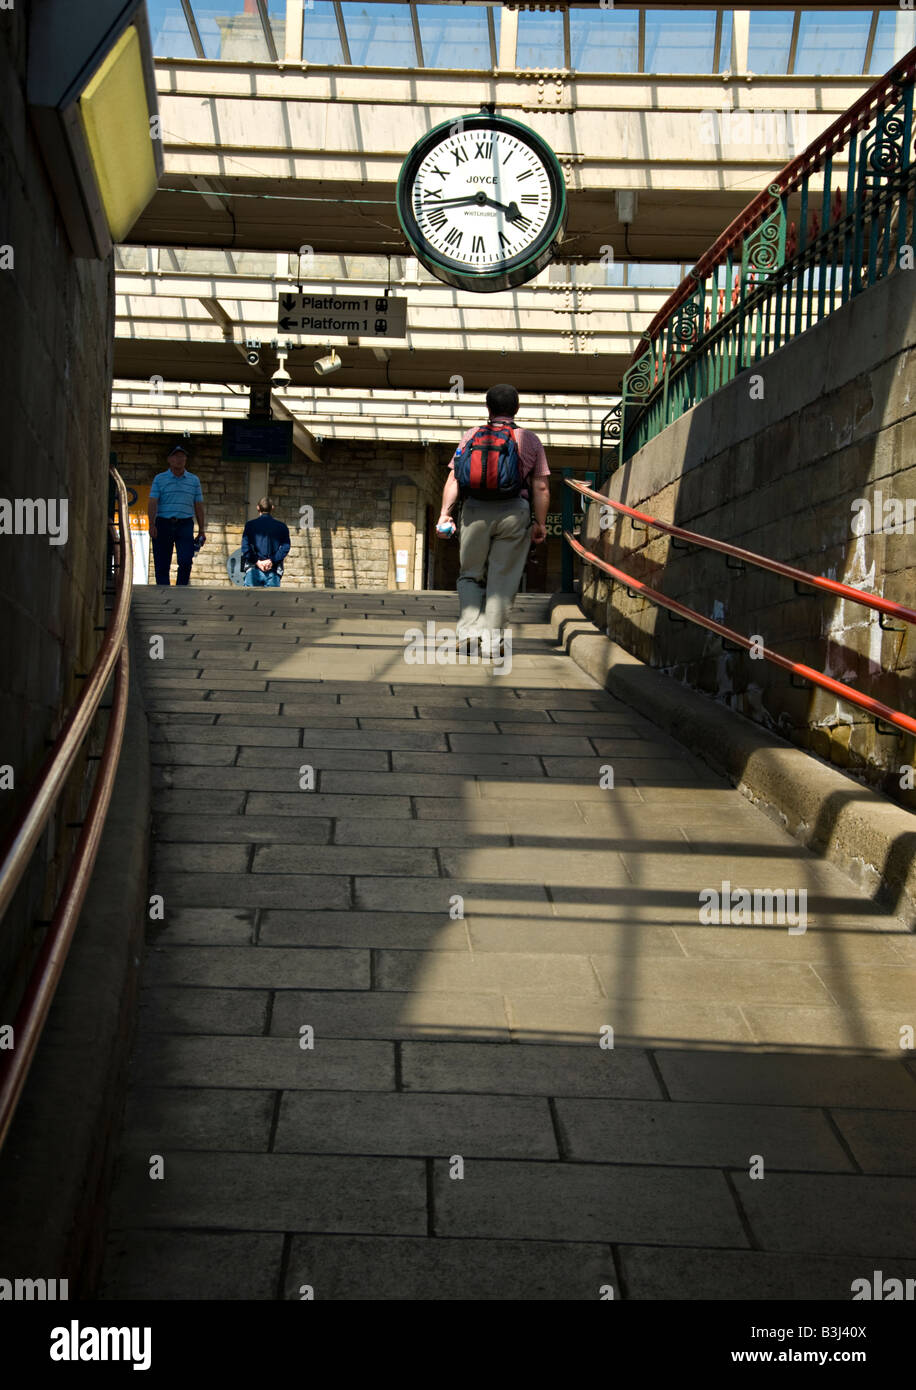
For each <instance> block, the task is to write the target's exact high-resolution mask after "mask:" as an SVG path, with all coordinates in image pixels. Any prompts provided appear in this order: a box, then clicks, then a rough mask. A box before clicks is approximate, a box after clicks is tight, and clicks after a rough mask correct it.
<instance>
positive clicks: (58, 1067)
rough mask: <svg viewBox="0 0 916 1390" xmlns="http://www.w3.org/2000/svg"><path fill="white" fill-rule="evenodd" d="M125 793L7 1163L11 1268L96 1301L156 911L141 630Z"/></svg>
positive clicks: (1, 1165) (115, 808)
mask: <svg viewBox="0 0 916 1390" xmlns="http://www.w3.org/2000/svg"><path fill="white" fill-rule="evenodd" d="M130 641H131V681H130V691H129V697H128V708H127V719H126V724H125V728H124V739H123V743H122V747H121V757H120V763H119V767H118V772H117V776H116V779H115V785H114V789H113V792H112V798H111V803H110V806H109V810H108V816H107V818H106V822H105V829H104V831H103V834H102V841H101V844H100V846H99V852H98V856H97V858H96V863H95V868H94V870H93V875H92V880H91V882H90V885H89V889H88V892H87V895H86V899H85V902H84V904H83V910H82V913H81V915H80V921H79V926H78V928H77V931H76V934H75V936H74V939H73V944H72V946H71V948H70V952H69V955H68V957H67V961H66V964H65V966H64V970H63V974H62V976H61V981H60V985H59V986H58V990H57V994H56V996H55V998H54V1002H53V1004H52V1006H51V1012H50V1014H49V1017H48V1021H47V1024H46V1026H45V1030H44V1033H43V1035H42V1038H41V1041H40V1043H39V1046H38V1052H37V1055H36V1058H35V1061H34V1063H33V1066H32V1069H31V1072H30V1074H29V1077H28V1079H27V1081H26V1084H25V1088H24V1090H23V1093H22V1098H21V1100H20V1103H19V1108H18V1110H17V1112H16V1115H15V1117H14V1120H13V1124H12V1127H11V1129H10V1133H9V1135H8V1137H7V1142H6V1145H5V1146H4V1149H3V1152H2V1154H0V1209H2V1211H3V1223H2V1229H0V1269H2V1271H3V1274H4V1275H5V1276H7V1277H14V1276H15V1277H22V1278H38V1279H44V1278H46V1279H67V1280H68V1281H69V1296H70V1298H71V1299H74V1298H87V1297H90V1298H91V1297H93V1296H94V1292H95V1284H96V1282H97V1278H98V1272H99V1269H100V1267H101V1257H102V1252H103V1249H104V1241H105V1215H106V1204H107V1196H108V1189H109V1186H110V1181H111V1175H112V1169H113V1163H114V1157H115V1154H114V1144H115V1143H116V1141H117V1137H118V1134H119V1130H120V1118H121V1110H122V1108H123V1100H124V1096H125V1093H126V1074H127V1060H128V1051H129V1043H130V1036H131V1033H132V1030H133V1026H134V1020H135V1017H136V993H137V981H138V979H139V973H140V961H141V957H142V952H143V935H144V927H145V921H146V907H147V889H148V885H147V877H148V855H149V830H150V774H149V737H148V725H147V717H146V712H145V709H144V706H143V701H142V696H141V694H140V684H139V655H140V652H141V648H140V647H139V645H138V643H137V640H136V636H135V634H134V633H133V631H131V634H130Z"/></svg>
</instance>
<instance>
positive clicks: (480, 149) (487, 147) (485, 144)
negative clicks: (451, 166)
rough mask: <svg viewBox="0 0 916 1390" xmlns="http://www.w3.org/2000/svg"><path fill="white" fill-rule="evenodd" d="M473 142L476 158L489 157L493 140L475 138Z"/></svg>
mask: <svg viewBox="0 0 916 1390" xmlns="http://www.w3.org/2000/svg"><path fill="white" fill-rule="evenodd" d="M474 143H475V144H476V146H477V158H478V159H489V158H490V155H491V154H492V153H493V141H492V140H476V141H475V142H474Z"/></svg>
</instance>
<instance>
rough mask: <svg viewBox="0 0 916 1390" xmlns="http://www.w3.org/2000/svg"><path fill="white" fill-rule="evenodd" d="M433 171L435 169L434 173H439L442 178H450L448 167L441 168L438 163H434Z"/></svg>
mask: <svg viewBox="0 0 916 1390" xmlns="http://www.w3.org/2000/svg"><path fill="white" fill-rule="evenodd" d="M432 171H433V173H434V174H438V175H439V177H440V179H447V178H448V171H447V170H446V169H440V168H439V166H438V164H434V165H433V170H432Z"/></svg>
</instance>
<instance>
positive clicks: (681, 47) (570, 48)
mask: <svg viewBox="0 0 916 1390" xmlns="http://www.w3.org/2000/svg"><path fill="white" fill-rule="evenodd" d="M147 8H148V12H149V18H150V30H151V33H152V40H153V52H154V54H155V55H156V57H159V58H208V59H214V60H220V61H223V62H233V61H241V62H271V61H273V62H276V61H277V60H278V59H279V60H282V59H283V58H284V54H285V31H286V0H222V3H220V0H147ZM501 8H502V6H501V5H499V4H496V3H489V0H469V3H461V4H459V3H447V2H444V0H393V2H392V3H382V2H381V0H304V4H303V6H302V9H303V26H302V28H303V39H302V53H301V55H300V61H305V62H307V63H312V64H316V65H322V66H324V65H328V64H331V65H347V64H349V65H354V66H369V67H400V68H418V67H427V68H458V69H463V70H470V71H475V70H477V71H480V70H482V69H490V68H492V67H493V66H495V65H496V63H497V62H498V58H499V41H500V10H501ZM746 8H749V9H750V41H749V47H748V68H749V69H750V71H751V72H754V73H759V74H761V75H768V76H776V75H779V74H783V75H785V74H800V75H809V74H810V75H816V76H829V75H842V76H851V75H859V76H861V75H863V74H874V75H878V74H880V73H882V72H885V71H886V70H887V68H889V67H890V66H891V65H892V64H893V63H894V61H895V60H896V58H898V57H900V56H902V54H903V53H904V52H906V51H907V50H908V49H909V48H910V47H911V46H912V45H913V43H914V42H916V37H914V27H916V14H914V12H912V11H907V10H901V9H898V8H897V7H896V6H894V7H888V6H883V7H877V6H874V7H870V8H862V9H858V10H833V11H831V10H806V9H802V8H786V9H784V10H770V9H766V10H760V9H754V8H753V7H750V6H748V7H746ZM733 14H734V11H733V10H730V9H725V10H723V9H703V8H697V9H677V10H672V9H668V10H658V9H650V8H646V7H642V6H630V7H627V6H622V5H615V6H613V7H609V8H607V9H601V8H599V7H595V6H592V7H590V8H584V7H577V6H576V5H575V4H572V5H569V6H567V7H566V8H560V9H555V10H550V9H548V8H543V9H522V8H519V10H518V37H517V47H516V56H515V62H514V63H513V64H512V66H514V67H519V68H547V69H557V68H567V69H571V70H573V71H578V72H601V73H631V72H647V73H659V74H661V73H689V74H699V73H711V72H714V73H719V72H724V71H726V70H728V68H729V65H730V56H731V38H732V28H733Z"/></svg>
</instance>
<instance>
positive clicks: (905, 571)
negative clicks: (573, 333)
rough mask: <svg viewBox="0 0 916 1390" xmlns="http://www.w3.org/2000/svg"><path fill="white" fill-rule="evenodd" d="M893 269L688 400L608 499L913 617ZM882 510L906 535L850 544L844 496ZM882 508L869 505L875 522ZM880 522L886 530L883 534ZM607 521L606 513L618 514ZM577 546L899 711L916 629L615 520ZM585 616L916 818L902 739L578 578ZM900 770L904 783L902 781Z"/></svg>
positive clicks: (912, 551)
mask: <svg viewBox="0 0 916 1390" xmlns="http://www.w3.org/2000/svg"><path fill="white" fill-rule="evenodd" d="M913 274H914V272H912V271H898V272H896V273H894V274H893V275H891V276H890V277H889V278H888V279H887V280H886V281H884V282H882V283H880V284H878V285H877V286H875V287H873V288H872V289H870V290H868V291H866V292H865V293H864V294H862V295H860V296H859V297H858V298H856V299H855V300H853V301H852V302H851V303H850V304H848V305H846V306H845V307H844V308H842V309H840V310H839V311H837V312H836V313H835V314H833V315H831V316H830V317H829V318H827V319H825V320H824V321H823V322H822V323H820V324H818V325H817V326H816V327H814V328H812V329H810V330H809V331H808V332H807V333H805V334H803V335H802V336H801V337H799V338H797V339H796V340H795V341H794V342H792V343H790V344H788V345H787V346H786V347H784V348H783V349H781V351H779V352H777V353H775V354H774V355H773V356H772V357H770V358H769V359H767V360H766V361H765V362H764V363H762V364H759V365H758V366H756V367H755V368H754V373H755V374H759V376H760V377H761V378H762V388H763V392H764V395H763V399H754V398H753V395H759V390H760V388H759V387H754V388H753V395H752V386H751V373H745V374H744V375H743V376H741V377H740V378H738V379H737V380H736V381H734V382H733V383H731V385H729V386H728V387H726V388H725V389H724V390H722V391H721V392H719V393H718V394H717V395H716V396H714V397H712V398H710V399H709V400H707V401H704V402H701V403H700V404H699V405H697V406H695V407H694V408H693V410H691V411H689V412H688V413H687V414H686V415H684V416H682V417H681V419H680V420H678V421H677V422H676V423H675V424H673V425H671V426H670V427H669V428H668V429H667V430H665V431H664V432H663V433H662V434H661V435H660V436H658V437H657V438H656V439H654V440H652V441H651V442H650V443H649V444H647V445H646V446H645V447H644V448H643V449H641V450H640V451H639V452H638V453H637V454H636V455H634V457H633V458H632V459H630V460H629V461H628V462H627V463H626V464H625V465H624V466H623V467H622V468H620V469H619V470H618V471H617V472H615V473H614V474H613V475H612V478H611V480H610V483H609V485H608V486H609V489H610V491H609V495H610V496H611V497H613V498H614V499H615V500H618V501H622V502H626V503H627V504H628V505H630V506H633V507H636V508H641V509H643V510H645V511H646V512H648V513H650V514H651V515H654V516H657V517H658V518H659V519H660V520H663V521H669V522H674V523H675V524H677V525H679V526H683V527H684V528H685V529H688V530H694V531H697V532H700V533H702V534H705V535H708V536H712V537H716V538H718V539H721V540H727V541H731V542H733V543H736V544H738V545H740V546H743V547H745V548H746V549H748V550H753V551H756V552H758V553H759V554H761V555H765V556H768V557H771V558H773V559H776V560H781V561H783V562H785V563H788V564H791V565H794V566H796V567H798V568H799V569H803V570H807V571H809V572H810V573H813V574H820V575H825V576H827V577H830V578H834V579H838V580H841V581H843V582H845V583H847V584H850V585H852V586H854V587H859V588H862V589H865V590H868V591H869V592H871V593H875V594H879V595H883V596H884V597H887V598H890V599H893V600H895V601H896V602H898V603H903V604H906V605H907V606H909V607H911V608H916V563H914V561H916V537H914V534H913V532H914V526H913V520H912V510H911V511H910V521H909V523H907V521H906V501H907V499H910V508H911V509H912V507H913V506H914V503H913V500H912V499H916V421H914V402H916V352H914V341H916V297H914V294H913V285H914V281H913V278H912V277H913ZM876 493H881V494H882V500H883V501H886V500H887V499H896V500H897V501H898V502H900V503H902V504H903V507H902V510H903V513H904V516H903V528H902V530H900V531H899V532H894V531H888V530H887V529H886V526H885V528H884V529H882V520H881V519H879V520H878V524H877V526H876V527H875V528H874V530H872V529H871V528H869V533H868V534H861V535H860V534H856V531H857V528H858V526H859V521H858V518H859V516H860V514H861V512H862V508H861V504H860V505H859V506H857V507H854V506H853V504H854V503H855V502H856V499H866V500H867V501H869V503H870V504H871V503H873V502H874V501H875V494H876ZM882 510H883V509H882ZM891 510H892V509H888V512H887V518H888V519H889V520H893V519H894V518H893V517H892V516H891ZM618 515H619V514H618ZM586 535H587V537H588V540H589V548H590V549H592V550H595V549H596V548H597V550H598V553H600V554H602V555H603V557H604V558H605V559H607V560H608V561H609V562H610V563H612V564H615V565H617V566H619V567H620V568H622V569H623V570H625V571H626V572H627V573H629V574H631V575H633V576H634V577H635V578H637V579H640V580H642V581H643V582H644V583H647V584H650V585H652V586H653V587H655V588H658V589H660V590H661V591H662V592H663V593H665V594H666V595H668V596H670V597H673V598H676V599H679V600H680V601H681V602H682V603H684V604H686V605H688V606H689V607H691V608H693V609H695V610H696V611H698V612H700V613H702V614H704V615H705V616H707V617H711V618H714V619H717V620H719V621H720V622H722V623H724V624H726V625H727V626H729V627H731V628H733V629H734V630H736V631H738V632H740V633H742V634H744V635H746V636H748V637H751V636H760V637H762V638H763V639H764V641H765V644H766V646H767V647H770V648H772V649H774V650H776V651H777V652H780V653H781V654H783V655H784V656H787V657H789V658H791V659H792V660H794V661H798V662H804V663H805V664H807V665H809V666H811V667H813V668H814V669H815V670H817V671H821V672H824V673H826V674H827V675H830V676H833V677H834V678H835V679H837V680H840V681H843V682H848V683H850V684H851V685H854V686H855V687H856V689H857V690H859V691H862V692H864V693H866V694H868V695H870V696H872V697H873V698H875V699H878V700H881V701H883V702H884V703H886V704H887V705H889V706H891V707H892V708H896V709H903V710H904V711H907V712H909V713H911V714H912V712H913V708H914V703H913V694H914V676H916V633H914V630H913V628H912V627H908V625H907V624H905V623H896V622H894V621H893V620H889V621H890V622H891V625H892V626H894V627H901V628H903V629H904V630H903V631H888V630H884V629H883V628H882V626H881V624H880V622H879V615H878V613H876V612H873V611H872V610H870V609H867V608H863V607H861V606H859V605H856V604H854V603H851V602H846V601H843V600H842V599H834V598H832V597H831V596H829V595H817V594H814V593H813V591H806V590H802V591H801V592H796V590H795V588H794V586H793V583H792V581H791V580H787V579H784V578H781V577H779V576H777V575H774V574H769V573H766V572H765V571H760V570H755V569H753V568H751V567H748V568H747V569H746V570H745V571H736V570H734V569H731V568H728V567H727V565H726V561H725V557H724V556H722V555H717V554H715V553H714V552H711V551H702V550H700V551H696V552H691V553H687V552H685V551H681V550H676V549H673V548H672V546H671V543H670V539H669V538H668V537H665V536H664V535H663V534H662V533H660V532H657V531H656V532H652V531H651V530H650V531H649V532H644V531H639V530H635V529H633V527H632V526H631V523H630V521H629V519H626V520H622V519H621V520H615V521H614V523H613V524H612V526H611V528H610V529H609V530H607V531H604V532H602V533H601V536H600V539H599V538H598V537H599V518H598V508H597V506H595V507H593V508H591V509H590V512H589V517H588V523H587V528H586ZM583 601H584V606H585V608H586V610H587V612H588V614H589V616H590V617H591V618H592V619H593V620H594V621H595V622H597V623H598V624H599V625H600V626H602V627H604V628H605V630H606V631H608V633H609V634H610V635H611V636H612V637H614V638H615V639H616V640H617V641H618V642H620V644H621V645H622V646H623V647H625V648H626V649H627V650H628V651H630V652H632V653H633V654H634V655H636V656H638V657H639V658H640V659H641V660H643V661H645V662H647V663H648V664H650V665H652V666H654V667H657V668H659V669H661V670H663V671H666V672H668V673H669V674H670V675H671V676H672V677H673V678H674V679H675V680H679V681H683V682H686V683H687V684H689V685H691V686H694V687H696V688H698V689H700V690H703V691H706V692H708V693H709V694H711V695H714V696H715V697H716V698H717V699H720V700H723V701H724V702H725V703H727V704H728V705H730V706H732V707H733V708H735V709H737V710H739V711H740V712H742V713H743V714H745V715H747V716H748V717H749V718H751V719H753V720H756V721H758V722H759V723H761V724H763V725H764V726H766V727H767V728H771V729H774V730H775V731H777V732H779V733H781V734H782V735H784V736H785V737H787V738H789V739H791V740H792V741H793V742H795V743H798V744H800V745H801V746H804V747H807V748H810V749H812V750H813V751H814V752H816V753H818V754H820V755H821V756H823V757H824V758H826V759H829V760H830V761H832V762H834V763H836V764H837V765H838V766H840V767H844V768H848V769H850V770H852V771H854V772H856V773H858V774H860V775H862V776H863V777H865V778H866V779H867V780H868V781H869V782H870V783H872V784H873V785H875V786H878V787H880V788H881V789H883V790H884V791H885V792H886V793H887V794H888V795H890V796H893V797H895V798H896V799H898V800H901V801H903V802H904V803H906V804H909V805H916V794H914V793H913V792H912V791H910V790H908V789H907V788H906V786H905V785H904V786H902V785H901V781H903V782H904V783H905V782H906V780H907V777H906V773H905V768H906V766H908V765H909V766H911V765H912V764H913V763H914V762H916V749H914V740H913V738H912V737H909V736H905V735H900V736H897V735H896V734H886V733H883V732H879V731H878V730H877V729H876V726H875V723H874V721H873V720H872V719H871V718H869V717H868V716H866V715H865V714H864V712H862V711H859V710H857V709H856V708H855V707H854V706H852V705H849V704H846V703H844V702H842V701H838V700H836V699H835V698H833V697H832V696H829V695H828V694H827V693H826V692H822V691H819V690H817V689H816V688H815V687H812V686H810V685H806V686H804V688H801V689H797V688H795V687H793V686H792V685H791V684H790V678H789V674H788V673H787V672H785V671H783V670H781V669H780V668H778V667H776V666H773V665H771V664H770V663H769V662H766V661H763V660H753V659H751V657H750V656H749V654H747V653H745V652H742V651H731V650H725V649H724V648H723V644H722V641H721V639H720V638H719V637H717V636H715V635H714V634H712V633H709V632H706V631H704V630H703V629H701V628H698V627H696V626H695V625H693V624H689V625H683V626H682V625H680V624H678V623H675V622H672V621H670V620H669V618H668V617H667V615H666V614H665V613H664V612H662V611H661V610H660V609H659V608H657V607H656V606H655V605H654V604H652V603H650V602H648V601H645V600H642V599H640V598H631V597H630V596H629V595H628V593H627V590H626V587H625V586H622V585H619V584H615V583H613V582H612V581H611V580H610V579H608V578H607V577H606V576H605V577H600V576H599V572H598V571H596V570H595V569H594V568H593V567H587V566H586V567H584V568H583ZM901 769H904V772H903V773H901Z"/></svg>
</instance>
